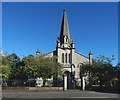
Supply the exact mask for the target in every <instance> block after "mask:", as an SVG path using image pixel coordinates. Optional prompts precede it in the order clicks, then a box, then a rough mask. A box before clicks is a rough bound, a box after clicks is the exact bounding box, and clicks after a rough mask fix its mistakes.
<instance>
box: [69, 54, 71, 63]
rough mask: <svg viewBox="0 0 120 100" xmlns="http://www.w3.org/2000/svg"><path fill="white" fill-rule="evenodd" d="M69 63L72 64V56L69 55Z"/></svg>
mask: <svg viewBox="0 0 120 100" xmlns="http://www.w3.org/2000/svg"><path fill="white" fill-rule="evenodd" d="M69 63H71V54H69Z"/></svg>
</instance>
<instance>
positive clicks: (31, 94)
mask: <svg viewBox="0 0 120 100" xmlns="http://www.w3.org/2000/svg"><path fill="white" fill-rule="evenodd" d="M2 97H3V98H17V99H18V98H19V99H21V100H23V99H34V100H35V99H38V98H71V99H72V98H74V99H75V98H103V99H105V98H116V99H117V98H118V94H116V93H102V92H94V91H81V90H74V91H73V90H69V91H24V92H18V91H17V92H10V91H8V92H6V93H5V92H3V93H2ZM10 100H11V99H10Z"/></svg>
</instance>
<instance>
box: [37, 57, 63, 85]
mask: <svg viewBox="0 0 120 100" xmlns="http://www.w3.org/2000/svg"><path fill="white" fill-rule="evenodd" d="M38 63H39V64H38V67H37V68H38V70H37V76H38V77H42V79H43V85H44V86H45V83H46V80H47V79H48V78H51V77H52V76H55V75H58V74H61V65H60V64H58V63H56V62H55V61H54V57H53V58H48V57H44V56H42V57H39V58H38Z"/></svg>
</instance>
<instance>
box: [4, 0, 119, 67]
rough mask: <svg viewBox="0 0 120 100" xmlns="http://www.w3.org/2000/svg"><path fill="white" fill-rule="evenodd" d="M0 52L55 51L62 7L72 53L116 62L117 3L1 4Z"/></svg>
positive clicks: (22, 54)
mask: <svg viewBox="0 0 120 100" xmlns="http://www.w3.org/2000/svg"><path fill="white" fill-rule="evenodd" d="M2 6H3V8H2V18H3V19H2V27H3V32H2V33H3V34H2V49H3V52H4V53H5V52H7V53H8V54H11V53H16V54H17V55H18V56H20V57H23V56H27V55H29V54H33V55H35V52H36V50H37V49H40V51H41V53H49V52H51V51H53V50H55V47H56V38H57V37H58V36H59V34H60V26H61V21H62V15H63V9H64V7H65V8H66V11H67V17H68V23H69V29H70V35H71V37H72V39H73V41H74V42H75V48H76V51H78V52H80V53H82V54H83V55H85V56H88V53H89V51H92V52H93V58H96V57H97V56H99V55H100V54H102V55H105V56H107V57H111V56H112V55H115V58H116V59H115V60H114V62H113V65H115V64H117V61H118V5H117V3H115V2H114V3H93V2H91V3H88V2H86V3H83V2H79V3H73V2H72V3H69V2H67V3H65V2H63V3H62V2H59V3H58V2H57V3H54V2H51V3H43V2H38V3H37V2H36V3H33V2H32V3H30V2H26V3H3V4H2Z"/></svg>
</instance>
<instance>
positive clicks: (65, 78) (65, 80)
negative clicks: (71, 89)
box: [63, 74, 67, 91]
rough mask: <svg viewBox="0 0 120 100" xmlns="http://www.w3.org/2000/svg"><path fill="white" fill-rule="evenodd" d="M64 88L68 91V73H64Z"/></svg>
mask: <svg viewBox="0 0 120 100" xmlns="http://www.w3.org/2000/svg"><path fill="white" fill-rule="evenodd" d="M63 78H64V79H63V90H64V91H66V90H67V75H66V74H64V75H63Z"/></svg>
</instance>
